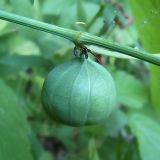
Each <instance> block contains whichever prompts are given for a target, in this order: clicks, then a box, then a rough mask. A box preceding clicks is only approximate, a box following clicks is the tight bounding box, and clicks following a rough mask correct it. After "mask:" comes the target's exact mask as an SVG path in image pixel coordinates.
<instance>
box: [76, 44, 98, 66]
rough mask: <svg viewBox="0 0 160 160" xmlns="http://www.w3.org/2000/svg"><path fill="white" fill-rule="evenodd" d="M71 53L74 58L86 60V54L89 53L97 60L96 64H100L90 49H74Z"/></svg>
mask: <svg viewBox="0 0 160 160" xmlns="http://www.w3.org/2000/svg"><path fill="white" fill-rule="evenodd" d="M73 53H74V55H75V56H76V57H78V56H80V57H83V58H85V59H88V53H91V54H92V55H93V56H94V57H95V58H96V60H97V62H98V63H100V61H99V59H98V57H97V56H96V54H94V53H93V52H92V51H91V50H90V49H88V48H87V47H85V46H83V47H80V48H78V47H76V46H75V47H74V50H73Z"/></svg>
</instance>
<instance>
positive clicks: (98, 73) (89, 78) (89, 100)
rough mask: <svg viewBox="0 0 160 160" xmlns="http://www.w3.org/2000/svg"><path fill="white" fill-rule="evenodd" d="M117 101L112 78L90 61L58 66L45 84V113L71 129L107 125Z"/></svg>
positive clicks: (78, 61)
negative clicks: (106, 122) (100, 124)
mask: <svg viewBox="0 0 160 160" xmlns="http://www.w3.org/2000/svg"><path fill="white" fill-rule="evenodd" d="M115 101H116V89H115V84H114V81H113V78H112V76H111V75H110V73H109V72H108V71H107V70H106V69H105V68H104V67H102V66H101V65H99V64H98V63H96V62H94V61H92V60H90V59H83V58H75V59H74V60H72V61H70V62H67V63H65V64H62V65H59V66H57V67H55V68H54V69H53V70H52V71H51V72H50V73H49V74H48V75H47V77H46V79H45V82H44V85H43V91H42V102H43V104H44V107H45V110H46V111H47V112H48V113H49V114H50V116H51V117H52V118H53V119H55V120H57V121H59V122H62V123H64V124H67V125H71V126H82V125H89V124H96V123H99V122H103V121H104V120H105V119H106V118H107V117H108V116H109V115H110V113H111V112H112V111H113V109H114V107H115Z"/></svg>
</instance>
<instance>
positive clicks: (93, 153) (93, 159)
mask: <svg viewBox="0 0 160 160" xmlns="http://www.w3.org/2000/svg"><path fill="white" fill-rule="evenodd" d="M88 148H89V160H100V158H99V155H98V152H97V149H96V144H95V140H94V139H90V141H89V146H88Z"/></svg>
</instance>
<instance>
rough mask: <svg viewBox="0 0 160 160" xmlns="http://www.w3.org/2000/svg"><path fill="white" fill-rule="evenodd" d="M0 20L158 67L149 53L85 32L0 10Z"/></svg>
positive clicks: (159, 60) (158, 63)
mask: <svg viewBox="0 0 160 160" xmlns="http://www.w3.org/2000/svg"><path fill="white" fill-rule="evenodd" d="M0 19H3V20H7V21H10V22H13V23H17V24H20V25H24V26H27V27H30V28H34V29H37V30H41V31H44V32H48V33H51V34H54V35H57V36H60V37H63V38H66V39H68V40H70V41H72V42H74V43H75V44H77V45H96V46H99V47H103V48H106V49H109V50H112V51H116V52H120V53H123V54H125V55H129V56H132V57H135V58H138V59H141V60H144V61H147V62H149V63H153V64H156V65H158V66H160V58H157V57H155V56H153V55H151V54H149V53H146V52H143V51H140V50H137V49H134V48H130V47H126V46H123V45H118V44H115V43H110V42H108V41H107V40H105V39H103V38H100V37H97V36H93V35H91V34H89V33H86V32H78V31H74V30H71V29H66V28H62V27H58V26H55V25H51V24H48V23H44V22H41V21H37V20H33V19H30V18H26V17H23V16H19V15H16V14H12V13H8V12H4V11H1V10H0Z"/></svg>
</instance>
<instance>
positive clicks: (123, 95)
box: [114, 71, 148, 108]
mask: <svg viewBox="0 0 160 160" xmlns="http://www.w3.org/2000/svg"><path fill="white" fill-rule="evenodd" d="M114 79H115V82H116V87H117V97H118V102H119V103H120V104H123V105H125V106H127V107H131V108H141V107H143V106H144V104H145V103H147V101H148V90H147V87H146V86H145V85H144V84H143V83H142V82H141V81H139V80H138V79H136V78H135V77H133V76H132V75H130V74H128V73H125V72H123V71H117V72H116V73H115V74H114Z"/></svg>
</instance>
